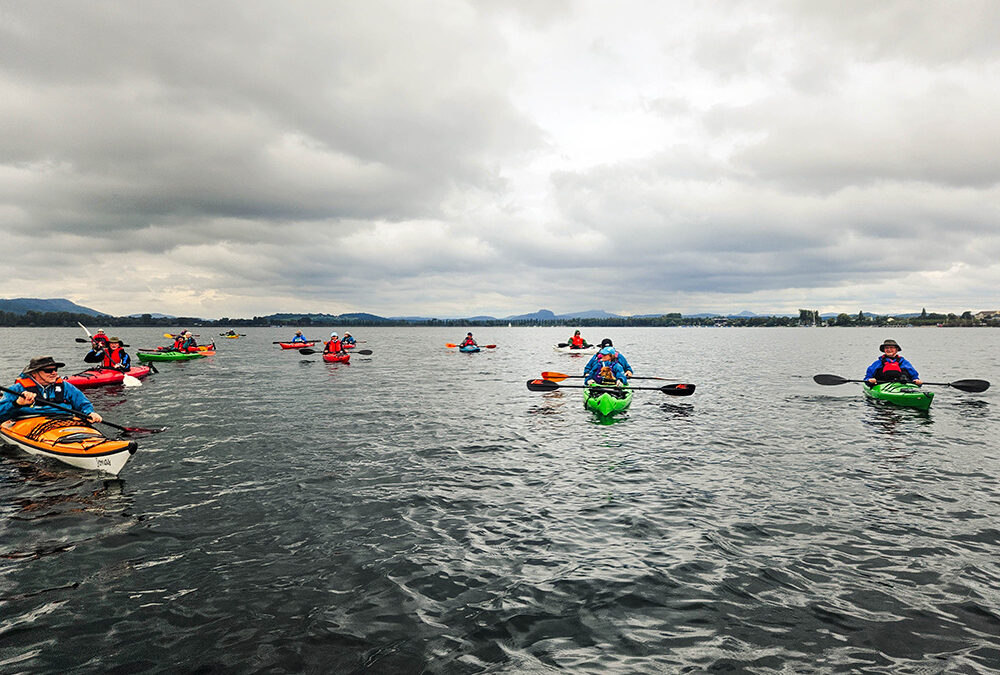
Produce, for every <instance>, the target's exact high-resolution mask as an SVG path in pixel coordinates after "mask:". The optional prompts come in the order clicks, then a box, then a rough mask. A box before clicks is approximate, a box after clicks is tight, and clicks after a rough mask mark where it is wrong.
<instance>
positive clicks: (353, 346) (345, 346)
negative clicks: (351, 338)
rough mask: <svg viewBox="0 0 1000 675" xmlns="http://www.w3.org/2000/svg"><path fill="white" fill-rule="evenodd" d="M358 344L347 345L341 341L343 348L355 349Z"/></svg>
mask: <svg viewBox="0 0 1000 675" xmlns="http://www.w3.org/2000/svg"><path fill="white" fill-rule="evenodd" d="M355 347H357V345H345V344H344V343H343V342H341V343H340V348H341V349H354V348H355Z"/></svg>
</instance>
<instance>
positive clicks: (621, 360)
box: [583, 338, 632, 377]
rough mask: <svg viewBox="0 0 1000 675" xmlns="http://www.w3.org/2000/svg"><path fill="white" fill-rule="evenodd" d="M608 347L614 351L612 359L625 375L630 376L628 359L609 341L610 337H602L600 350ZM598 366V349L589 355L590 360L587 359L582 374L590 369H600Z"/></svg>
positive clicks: (599, 358) (599, 355) (599, 354)
mask: <svg viewBox="0 0 1000 675" xmlns="http://www.w3.org/2000/svg"><path fill="white" fill-rule="evenodd" d="M608 347H611V349H612V351H614V353H615V355H614V358H613V359H612V360H613V361H614V362H615V363H617V364H618V365H620V366H621V367H622V370H624V371H625V374H626V375H628V376H629V377H632V366H630V365H629V364H628V359H626V358H625V355H624V354H622V353H621V352H620V351H618V350H617V349H615V348H614V344H613V343H612V342H611V338H604V339H603V340H601V349H602V350H603V349H607V348H608ZM600 367H601V352H600V351H598V352H597V353H596V354H594V355H593V356H591V357H590V360H589V361H587V365H585V366H584V367H583V374H584V376H586V375H587V374H588V373H590V372H591V371H594V370H597V369H600Z"/></svg>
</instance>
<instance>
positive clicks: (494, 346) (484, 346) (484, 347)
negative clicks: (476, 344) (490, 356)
mask: <svg viewBox="0 0 1000 675" xmlns="http://www.w3.org/2000/svg"><path fill="white" fill-rule="evenodd" d="M482 348H483V349H496V348H497V346H496V345H482Z"/></svg>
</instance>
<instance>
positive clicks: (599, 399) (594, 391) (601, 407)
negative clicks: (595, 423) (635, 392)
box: [583, 383, 632, 415]
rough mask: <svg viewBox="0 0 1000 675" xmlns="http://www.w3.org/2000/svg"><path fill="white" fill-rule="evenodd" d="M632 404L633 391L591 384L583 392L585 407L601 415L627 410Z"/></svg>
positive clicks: (625, 388)
mask: <svg viewBox="0 0 1000 675" xmlns="http://www.w3.org/2000/svg"><path fill="white" fill-rule="evenodd" d="M631 404H632V389H631V388H629V387H617V386H614V385H600V384H594V383H591V384H589V385H588V386H587V388H586V389H584V390H583V405H584V407H585V408H587V409H588V410H592V411H594V412H595V413H598V414H600V415H611V414H613V413H616V412H621V411H623V410H627V409H628V407H629V405H631Z"/></svg>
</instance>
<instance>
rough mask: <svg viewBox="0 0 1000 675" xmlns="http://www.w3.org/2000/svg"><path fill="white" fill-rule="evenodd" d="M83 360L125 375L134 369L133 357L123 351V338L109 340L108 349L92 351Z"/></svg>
mask: <svg viewBox="0 0 1000 675" xmlns="http://www.w3.org/2000/svg"><path fill="white" fill-rule="evenodd" d="M83 360H84V361H86V362H87V363H100V364H101V368H113V369H114V370H120V371H122V372H123V373H127V372H128V370H129V368H131V367H132V357H130V356H129V355H128V353H127V352H126V351H125V350H124V349H122V341H121V338H117V337H112V338H109V339H108V346H107V347H106V348H104V349H95V350H92V351H91V352H90V353H89V354H87V355H86V356H85V357H83Z"/></svg>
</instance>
